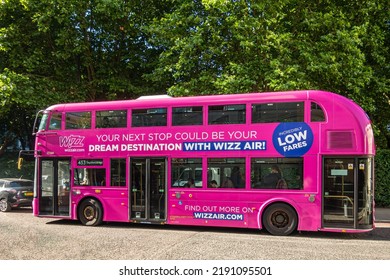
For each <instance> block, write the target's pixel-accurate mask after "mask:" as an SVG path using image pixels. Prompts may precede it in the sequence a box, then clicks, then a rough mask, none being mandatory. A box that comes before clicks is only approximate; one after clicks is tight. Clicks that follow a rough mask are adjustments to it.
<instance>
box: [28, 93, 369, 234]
mask: <svg viewBox="0 0 390 280" xmlns="http://www.w3.org/2000/svg"><path fill="white" fill-rule="evenodd" d="M40 115H41V121H40V125H39V129H38V130H37V132H36V147H35V156H36V172H35V173H36V175H35V192H34V194H35V197H34V202H33V209H34V210H33V211H34V215H35V216H38V217H50V218H53V217H55V218H61V219H71V220H80V221H81V223H82V224H84V225H89V226H95V225H99V224H100V223H102V222H104V221H116V222H132V223H158V224H169V225H194V226H221V227H240V228H257V229H266V230H267V231H268V232H270V233H271V234H274V235H288V234H290V233H292V232H293V231H295V230H299V231H333V232H364V231H368V230H371V229H372V228H373V226H374V224H373V191H374V190H373V189H374V186H373V168H374V164H373V157H374V154H375V146H374V138H373V131H372V126H371V123H370V120H369V119H368V117H367V115H366V114H365V112H364V111H363V110H362V109H361V108H360V107H359V106H358V105H357V104H355V103H354V102H352V101H351V100H349V99H347V98H345V97H342V96H340V95H337V94H334V93H330V92H324V91H291V92H275V93H252V94H234V95H214V96H196V97H177V98H172V97H168V96H149V97H145V98H139V99H137V100H125V101H109V102H91V103H75V104H59V105H54V106H51V107H49V108H47V109H46V110H44V111H42V112H41V113H40Z"/></svg>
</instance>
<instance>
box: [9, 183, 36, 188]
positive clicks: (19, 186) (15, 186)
mask: <svg viewBox="0 0 390 280" xmlns="http://www.w3.org/2000/svg"><path fill="white" fill-rule="evenodd" d="M31 186H32V182H28V181H26V182H25V181H20V182H16V181H14V182H11V183H10V187H11V188H21V187H31Z"/></svg>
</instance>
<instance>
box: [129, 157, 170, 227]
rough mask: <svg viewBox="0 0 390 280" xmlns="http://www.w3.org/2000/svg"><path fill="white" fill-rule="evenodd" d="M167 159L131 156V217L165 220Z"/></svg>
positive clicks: (151, 220) (134, 218)
mask: <svg viewBox="0 0 390 280" xmlns="http://www.w3.org/2000/svg"><path fill="white" fill-rule="evenodd" d="M166 166H167V164H166V159H165V158H130V192H131V195H130V203H129V204H130V205H131V207H130V217H131V219H133V220H144V221H149V222H153V221H161V220H165V211H166V210H165V201H166Z"/></svg>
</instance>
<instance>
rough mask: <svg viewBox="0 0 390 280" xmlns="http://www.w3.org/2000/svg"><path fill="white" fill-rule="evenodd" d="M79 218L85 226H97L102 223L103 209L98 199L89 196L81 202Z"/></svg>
mask: <svg viewBox="0 0 390 280" xmlns="http://www.w3.org/2000/svg"><path fill="white" fill-rule="evenodd" d="M79 219H80V222H81V223H82V224H83V225H85V226H97V225H100V224H101V223H102V220H103V209H102V206H101V204H100V203H99V201H97V200H95V199H93V198H89V199H86V200H84V201H83V202H81V204H80V207H79Z"/></svg>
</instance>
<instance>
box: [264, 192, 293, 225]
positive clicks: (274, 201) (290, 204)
mask: <svg viewBox="0 0 390 280" xmlns="http://www.w3.org/2000/svg"><path fill="white" fill-rule="evenodd" d="M276 203H282V204H286V205H287V206H290V207H291V208H292V209H293V210H294V212H295V214H296V215H297V229H299V224H300V215H299V213H298V211H297V205H296V204H295V203H294V201H291V200H288V199H280V198H275V199H270V200H268V201H266V202H264V203H263V204H262V205H261V206H260V208H259V212H258V215H257V226H258V228H259V229H264V226H263V215H264V212H265V211H266V210H267V208H269V207H270V206H272V205H274V204H276Z"/></svg>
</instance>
